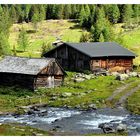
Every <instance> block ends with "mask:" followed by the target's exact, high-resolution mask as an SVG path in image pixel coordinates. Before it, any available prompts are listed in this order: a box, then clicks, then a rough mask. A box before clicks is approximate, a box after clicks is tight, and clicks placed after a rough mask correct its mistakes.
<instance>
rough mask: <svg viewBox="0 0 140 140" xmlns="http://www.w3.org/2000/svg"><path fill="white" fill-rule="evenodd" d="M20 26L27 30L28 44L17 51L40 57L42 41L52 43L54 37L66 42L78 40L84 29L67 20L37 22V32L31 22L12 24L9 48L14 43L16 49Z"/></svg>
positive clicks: (24, 54) (21, 54) (22, 54)
mask: <svg viewBox="0 0 140 140" xmlns="http://www.w3.org/2000/svg"><path fill="white" fill-rule="evenodd" d="M22 26H23V27H24V28H25V30H26V31H27V32H28V37H29V42H30V45H29V47H28V48H27V49H26V51H25V52H22V53H20V52H18V55H19V56H27V57H28V56H32V57H40V54H41V46H42V44H43V42H45V43H52V42H53V41H55V40H56V37H59V38H61V39H62V40H63V41H67V42H79V40H80V37H81V34H82V32H83V31H84V30H83V29H81V28H80V27H79V25H78V24H77V23H76V22H74V21H69V20H47V21H42V22H39V23H38V24H37V32H31V31H32V30H34V26H33V24H32V23H23V24H14V25H13V26H12V27H11V29H10V37H9V43H10V46H11V49H12V48H13V46H14V45H15V46H16V48H17V50H18V45H17V39H18V35H19V32H20V29H21V28H22Z"/></svg>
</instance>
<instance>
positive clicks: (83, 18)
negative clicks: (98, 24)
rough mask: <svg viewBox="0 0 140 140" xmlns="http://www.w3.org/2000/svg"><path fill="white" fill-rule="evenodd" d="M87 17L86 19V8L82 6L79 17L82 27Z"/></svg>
mask: <svg viewBox="0 0 140 140" xmlns="http://www.w3.org/2000/svg"><path fill="white" fill-rule="evenodd" d="M85 17H86V13H85V8H84V6H83V5H82V8H81V11H80V15H79V21H80V26H83V25H84V21H85Z"/></svg>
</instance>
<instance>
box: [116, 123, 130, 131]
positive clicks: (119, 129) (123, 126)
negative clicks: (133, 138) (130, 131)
mask: <svg viewBox="0 0 140 140" xmlns="http://www.w3.org/2000/svg"><path fill="white" fill-rule="evenodd" d="M116 130H117V132H124V131H126V130H127V126H126V125H125V124H119V125H118V126H117V127H116Z"/></svg>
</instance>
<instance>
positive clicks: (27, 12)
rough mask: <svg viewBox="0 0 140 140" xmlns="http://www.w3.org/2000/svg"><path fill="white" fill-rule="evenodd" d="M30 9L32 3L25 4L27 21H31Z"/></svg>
mask: <svg viewBox="0 0 140 140" xmlns="http://www.w3.org/2000/svg"><path fill="white" fill-rule="evenodd" d="M30 9H31V5H30V4H26V5H25V10H24V16H25V17H24V18H25V21H26V22H29V13H30Z"/></svg>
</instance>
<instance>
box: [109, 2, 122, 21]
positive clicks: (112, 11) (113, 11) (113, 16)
mask: <svg viewBox="0 0 140 140" xmlns="http://www.w3.org/2000/svg"><path fill="white" fill-rule="evenodd" d="M108 15H109V17H108V18H109V20H110V22H112V23H117V22H118V20H119V18H120V11H119V8H118V6H117V5H116V4H112V5H110V7H109V11H108Z"/></svg>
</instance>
